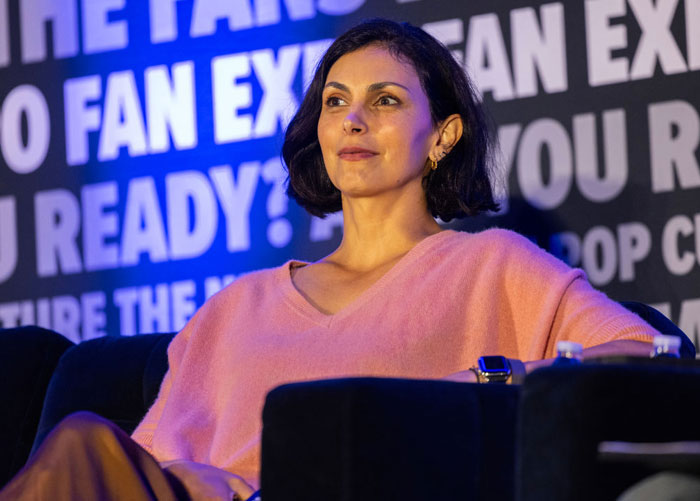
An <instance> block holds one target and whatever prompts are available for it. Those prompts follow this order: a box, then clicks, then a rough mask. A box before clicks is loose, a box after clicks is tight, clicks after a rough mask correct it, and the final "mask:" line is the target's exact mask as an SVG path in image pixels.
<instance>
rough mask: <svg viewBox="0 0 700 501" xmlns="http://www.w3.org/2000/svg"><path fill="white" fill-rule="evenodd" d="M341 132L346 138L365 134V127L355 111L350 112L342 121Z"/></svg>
mask: <svg viewBox="0 0 700 501" xmlns="http://www.w3.org/2000/svg"><path fill="white" fill-rule="evenodd" d="M343 131H344V132H345V134H346V135H348V136H350V135H356V134H363V133H365V132H367V125H366V124H365V122H364V121H363V120H362V117H361V116H360V115H359V114H358V113H357V111H350V112H349V113H348V114H347V115H346V116H345V120H343Z"/></svg>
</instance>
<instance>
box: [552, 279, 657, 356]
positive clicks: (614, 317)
mask: <svg viewBox="0 0 700 501" xmlns="http://www.w3.org/2000/svg"><path fill="white" fill-rule="evenodd" d="M657 334H658V332H657V331H656V330H655V329H654V328H653V327H651V326H650V325H649V324H647V323H646V322H645V321H644V320H642V319H641V318H640V317H639V316H637V315H636V314H634V313H632V312H631V311H629V310H627V309H626V308H625V307H624V306H622V305H620V304H619V303H617V302H615V301H613V300H611V299H609V298H608V297H607V296H606V295H605V294H604V293H602V292H600V291H597V290H595V289H594V288H593V287H592V286H591V285H590V284H589V283H588V282H587V281H586V279H585V278H584V277H578V278H576V279H575V280H573V281H572V282H571V283H570V284H569V286H568V287H567V288H566V290H565V292H564V294H563V296H562V298H561V302H560V304H559V307H558V308H557V311H556V314H555V317H554V322H553V324H552V331H551V335H550V339H549V343H548V346H547V356H548V357H553V356H555V355H556V345H557V342H558V341H562V340H568V341H576V342H578V343H581V344H582V345H583V347H584V348H589V347H591V346H596V345H599V344H603V343H607V342H610V341H618V340H633V341H646V342H651V341H652V340H653V337H654V336H655V335H657Z"/></svg>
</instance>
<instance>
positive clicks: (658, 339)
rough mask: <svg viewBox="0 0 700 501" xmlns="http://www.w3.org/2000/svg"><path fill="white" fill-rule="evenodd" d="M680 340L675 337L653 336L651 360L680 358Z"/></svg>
mask: <svg viewBox="0 0 700 501" xmlns="http://www.w3.org/2000/svg"><path fill="white" fill-rule="evenodd" d="M680 349H681V338H679V337H676V336H654V349H653V350H652V352H651V358H681V353H680Z"/></svg>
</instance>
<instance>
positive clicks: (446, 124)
mask: <svg viewBox="0 0 700 501" xmlns="http://www.w3.org/2000/svg"><path fill="white" fill-rule="evenodd" d="M463 127H464V126H463V125H462V117H461V116H459V115H458V114H457V113H455V114H453V115H450V116H449V117H447V118H446V119H445V120H443V121H442V122H440V124H439V125H438V127H437V132H438V138H437V141H436V142H435V145H434V146H433V148H432V151H431V154H430V158H432V159H434V160H436V161H438V162H439V161H440V160H441V159H442V158H443V157H444V156H445V155H447V154H448V153H449V152H450V151H451V150H452V148H454V145H455V144H457V142H458V141H459V140H460V138H461V137H462V133H463V131H464V128H463Z"/></svg>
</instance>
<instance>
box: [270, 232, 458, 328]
mask: <svg viewBox="0 0 700 501" xmlns="http://www.w3.org/2000/svg"><path fill="white" fill-rule="evenodd" d="M452 233H455V232H454V231H453V230H443V231H440V232H438V233H435V234H433V235H430V236H429V237H426V238H424V239H423V240H421V241H420V242H418V243H417V244H416V245H414V246H413V247H412V248H411V249H410V250H409V251H408V252H407V253H406V254H404V255H403V256H402V257H401V258H400V259H399V260H398V261H397V262H396V264H394V265H393V266H392V267H391V268H389V269H388V270H387V272H386V273H384V274H383V275H382V276H381V277H379V278H378V279H377V280H376V281H375V282H374V283H373V284H371V285H370V286H369V287H367V288H366V289H365V290H364V291H362V293H361V294H360V295H358V296H357V297H356V298H355V299H353V300H352V301H350V302H349V303H348V304H346V305H345V306H343V307H342V308H341V309H340V310H338V311H337V312H335V313H331V314H327V313H323V312H322V311H320V310H319V309H318V308H316V306H314V305H313V304H311V302H309V300H308V299H306V297H304V295H303V294H302V293H301V292H299V290H298V289H297V288H296V287H295V286H294V282H292V267H293V266H298V265H307V264H309V263H308V262H305V261H298V260H290V261H287V262H286V263H285V264H284V265H282V266H281V267H280V268H278V271H279V273H280V276H279V282H280V283H281V292H282V293H283V294H284V297H285V298H286V299H287V301H288V302H289V303H290V304H291V305H292V306H293V307H294V309H295V310H296V311H297V312H298V313H300V314H301V315H303V316H305V317H306V318H308V319H309V320H312V321H313V322H315V323H317V324H319V325H322V326H324V327H330V326H331V325H332V324H333V322H334V321H336V320H338V319H341V318H344V317H346V316H348V315H351V314H352V313H353V312H355V311H357V310H358V309H359V308H361V307H362V306H363V305H364V304H366V303H367V301H369V300H370V299H372V298H373V297H374V296H376V295H377V293H378V292H379V291H380V290H381V289H382V288H383V287H384V284H386V283H387V282H390V281H391V280H393V279H394V277H396V276H397V275H399V274H400V273H401V272H402V271H403V270H405V269H406V268H407V267H409V266H410V265H411V264H412V263H414V262H415V261H417V260H418V259H419V258H420V257H421V256H423V255H425V253H426V252H428V251H429V250H430V249H431V248H432V247H434V246H435V245H437V243H438V242H440V241H442V240H443V239H444V238H447V236H448V235H450V234H452Z"/></svg>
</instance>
